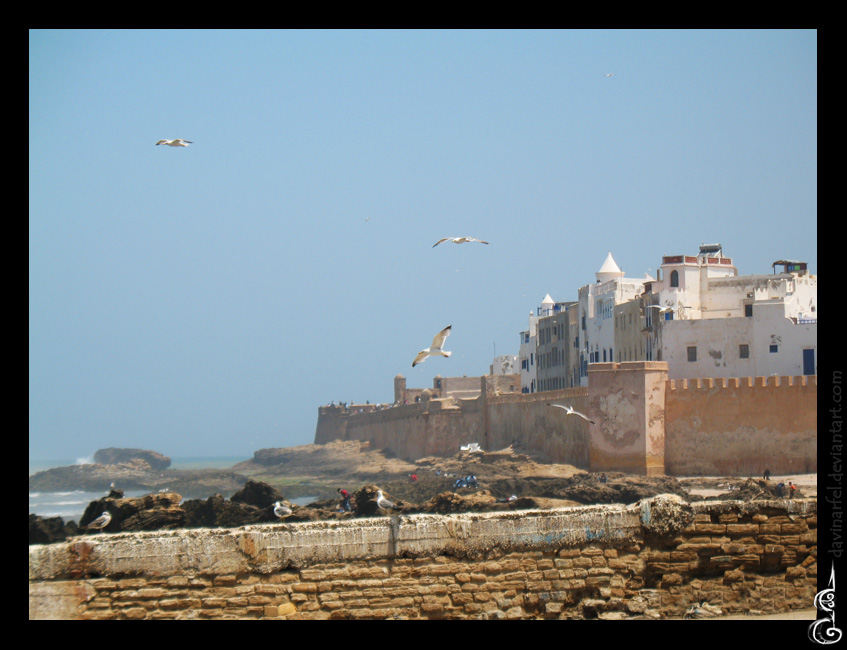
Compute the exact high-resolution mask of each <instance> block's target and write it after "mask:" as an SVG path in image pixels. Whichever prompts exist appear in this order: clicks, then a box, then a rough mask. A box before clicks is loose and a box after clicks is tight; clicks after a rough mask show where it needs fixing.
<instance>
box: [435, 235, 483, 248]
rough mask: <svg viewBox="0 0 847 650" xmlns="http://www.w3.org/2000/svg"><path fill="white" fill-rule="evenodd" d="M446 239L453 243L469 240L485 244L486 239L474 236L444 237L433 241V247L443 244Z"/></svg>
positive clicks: (462, 242)
mask: <svg viewBox="0 0 847 650" xmlns="http://www.w3.org/2000/svg"><path fill="white" fill-rule="evenodd" d="M446 241H451V242H453V243H454V244H464V243H466V242H469V241H478V242H479V243H480V244H487V243H488V242H487V241H482V240H481V239H477V238H476V237H445V238H444V239H439V240H438V241H437V242H435V243H434V244H433V245H432V247H433V248H435V247H436V246H438V245H439V244H443V243H444V242H446Z"/></svg>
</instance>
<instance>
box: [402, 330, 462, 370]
mask: <svg viewBox="0 0 847 650" xmlns="http://www.w3.org/2000/svg"><path fill="white" fill-rule="evenodd" d="M452 327H453V326H452V325H448V326H447V327H445V328H444V329H443V330H441V331H440V332H439V333H438V334H436V335H435V338H434V339H432V345H431V346H430V347H428V348H427V349H426V350H421V351H420V352H418V356H416V357H415V360H414V361H413V362H412V368H414V367H415V366H416V365H418V364H419V363H423V362H424V361H426V358H427V357H433V356H442V357H449V356H450V355H451V354H453V353H452V352H447V351H445V350H442V349H441V348H442V346H443V345H444V340H445V339H446V338H447V337H448V336H450V328H452Z"/></svg>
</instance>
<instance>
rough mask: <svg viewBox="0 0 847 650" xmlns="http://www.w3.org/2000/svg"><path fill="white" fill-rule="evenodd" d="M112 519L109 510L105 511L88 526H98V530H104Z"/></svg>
mask: <svg viewBox="0 0 847 650" xmlns="http://www.w3.org/2000/svg"><path fill="white" fill-rule="evenodd" d="M110 521H112V515H111V514H109V511H108V510H107V511H105V512H104V513H103V514H102V515H100V516H99V517H97V519H95V520H94V521H92V522H91V523H90V524H88V526H86V528H97V529H98V530H103V529H104V528H105V527H106V526H108V525H109V522H110Z"/></svg>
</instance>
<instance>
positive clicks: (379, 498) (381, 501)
mask: <svg viewBox="0 0 847 650" xmlns="http://www.w3.org/2000/svg"><path fill="white" fill-rule="evenodd" d="M376 505H378V506H379V507H380V508H382V509H383V510H394V509H396V508H397V506H396V505H394V502H392V501H389V500H388V499H386V498H385V495H383V493H382V490H377V491H376Z"/></svg>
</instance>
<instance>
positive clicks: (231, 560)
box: [29, 495, 817, 619]
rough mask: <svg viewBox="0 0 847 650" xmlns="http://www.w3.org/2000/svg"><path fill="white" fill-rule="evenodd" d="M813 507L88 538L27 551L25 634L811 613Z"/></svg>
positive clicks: (665, 502) (551, 513)
mask: <svg viewBox="0 0 847 650" xmlns="http://www.w3.org/2000/svg"><path fill="white" fill-rule="evenodd" d="M816 543H817V504H816V502H815V501H814V500H805V499H801V500H794V501H788V500H785V501H769V502H761V501H759V502H749V503H742V502H700V503H695V504H688V503H685V502H684V501H682V500H681V499H679V498H678V497H674V496H672V495H664V496H659V497H656V498H653V499H649V500H645V501H642V502H639V503H637V504H634V505H631V506H623V505H602V506H587V507H582V508H560V509H554V510H525V511H516V512H503V513H476V514H474V513H464V514H456V515H409V516H394V517H378V518H370V519H356V520H346V521H331V522H302V523H292V524H274V525H258V526H246V527H242V528H236V529H192V530H179V531H155V532H141V533H118V534H100V535H88V536H83V537H79V538H75V539H74V540H73V541H71V542H67V543H61V544H51V545H44V546H42V545H33V546H30V549H29V594H30V596H29V608H30V609H29V611H30V614H29V616H30V619H48V618H63V619H160V618H176V619H213V618H218V619H220V618H238V619H259V618H270V619H279V618H288V619H386V618H410V619H432V618H448V619H460V618H514V619H535V618H610V619H611V618H628V617H640V618H660V617H663V618H667V617H673V616H681V615H682V614H683V613H684V611H685V609H686V608H687V607H688V606H689V605H691V604H693V603H697V602H701V601H707V602H709V603H712V604H714V605H716V606H718V607H720V608H721V609H722V610H723V611H724V612H725V613H737V612H747V611H750V610H758V611H761V612H777V611H786V610H790V609H803V608H809V607H811V606H812V603H813V599H814V595H815V592H816V587H817V584H816V582H817V580H816V576H817V563H816V551H817V547H816Z"/></svg>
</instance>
